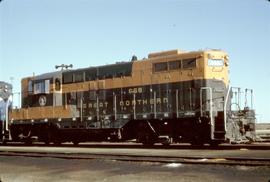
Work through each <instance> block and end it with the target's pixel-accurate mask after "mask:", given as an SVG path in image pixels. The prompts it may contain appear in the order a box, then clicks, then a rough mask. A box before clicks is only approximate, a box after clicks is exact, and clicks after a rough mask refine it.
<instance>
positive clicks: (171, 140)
mask: <svg viewBox="0 0 270 182" xmlns="http://www.w3.org/2000/svg"><path fill="white" fill-rule="evenodd" d="M172 143H173V139H172V138H171V137H170V138H167V139H166V140H165V141H162V142H161V144H162V145H163V146H170V145H171V144H172Z"/></svg>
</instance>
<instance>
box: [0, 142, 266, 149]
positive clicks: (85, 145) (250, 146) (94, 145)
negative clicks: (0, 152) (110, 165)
mask: <svg viewBox="0 0 270 182" xmlns="http://www.w3.org/2000/svg"><path fill="white" fill-rule="evenodd" d="M0 146H1V144H0ZM3 146H17V147H24V146H39V147H56V146H57V147H71V148H73V147H79V148H127V149H128V148H130V149H191V150H192V149H200V150H233V149H236V150H237V149H249V150H270V142H267V143H252V144H221V145H219V146H210V145H203V146H201V145H198V146H194V145H190V144H188V143H184V144H172V145H169V146H164V145H161V144H156V145H153V146H144V145H142V144H138V143H133V142H126V143H108V142H97V143H95V142H92V143H81V144H79V145H76V146H74V145H73V144H72V143H63V144H61V145H54V144H50V145H45V144H43V143H38V142H36V143H33V144H31V145H27V144H24V143H7V144H5V145H3Z"/></svg>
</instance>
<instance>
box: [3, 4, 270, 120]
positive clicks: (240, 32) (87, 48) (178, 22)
mask: <svg viewBox="0 0 270 182" xmlns="http://www.w3.org/2000/svg"><path fill="white" fill-rule="evenodd" d="M175 48H179V49H183V50H187V51H191V50H198V49H205V48H220V49H223V50H225V51H227V52H228V54H229V55H230V78H231V84H232V85H233V86H240V87H243V88H246V87H248V88H253V89H254V92H255V95H254V96H255V100H254V101H255V107H256V111H257V114H258V115H257V118H258V121H260V122H270V80H269V79H270V2H269V1H267V0H237V1H235V0H226V1H220V0H204V1H201V0H147V1H145V0H136V1H135V0H134V1H128V0H122V1H118V0H116V1H105V0H93V1H90V0H89V1H88V0H76V1H74V0H73V1H72V0H57V1H56V0H46V1H37V0H2V2H1V3H0V80H2V81H7V82H10V77H14V80H13V81H12V82H13V84H14V91H15V92H18V91H20V79H21V78H22V77H25V76H29V75H32V74H33V72H35V73H36V74H41V73H45V72H50V71H54V66H55V65H56V64H62V63H65V64H70V63H72V64H73V65H74V66H75V68H81V67H88V66H95V65H103V64H108V63H114V62H116V61H124V60H129V59H130V58H131V56H132V55H133V54H136V55H137V56H138V58H143V57H146V56H147V54H148V53H149V52H153V51H161V50H168V49H175ZM15 101H16V100H15Z"/></svg>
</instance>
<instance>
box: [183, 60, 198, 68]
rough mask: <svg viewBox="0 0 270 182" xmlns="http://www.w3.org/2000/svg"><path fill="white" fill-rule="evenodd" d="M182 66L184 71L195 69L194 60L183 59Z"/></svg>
mask: <svg viewBox="0 0 270 182" xmlns="http://www.w3.org/2000/svg"><path fill="white" fill-rule="evenodd" d="M182 66H183V68H184V69H186V68H195V67H196V59H195V58H192V59H183V61H182Z"/></svg>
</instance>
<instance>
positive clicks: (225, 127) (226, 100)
mask: <svg viewBox="0 0 270 182" xmlns="http://www.w3.org/2000/svg"><path fill="white" fill-rule="evenodd" d="M230 92H231V86H229V87H228V91H227V95H226V98H225V103H224V108H223V110H224V130H225V132H226V131H227V126H226V124H227V103H228V98H229V95H230Z"/></svg>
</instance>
